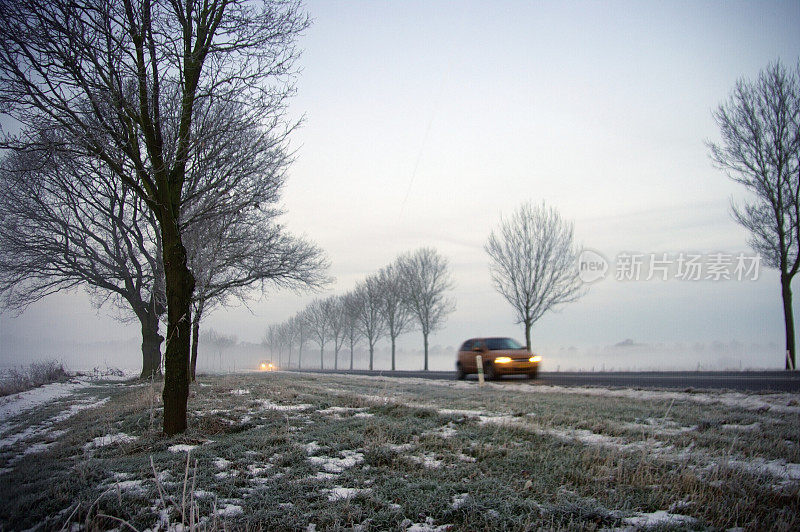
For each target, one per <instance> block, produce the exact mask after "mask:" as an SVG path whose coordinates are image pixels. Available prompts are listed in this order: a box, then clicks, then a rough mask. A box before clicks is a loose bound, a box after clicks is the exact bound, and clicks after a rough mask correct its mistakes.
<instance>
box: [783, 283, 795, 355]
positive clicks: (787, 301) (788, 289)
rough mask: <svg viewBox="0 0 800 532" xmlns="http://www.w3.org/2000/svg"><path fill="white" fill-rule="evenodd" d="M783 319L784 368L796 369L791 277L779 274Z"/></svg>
mask: <svg viewBox="0 0 800 532" xmlns="http://www.w3.org/2000/svg"><path fill="white" fill-rule="evenodd" d="M781 293H782V295H783V321H784V323H785V325H786V353H787V354H786V369H789V370H793V369H797V364H796V360H797V359H796V358H795V348H794V312H792V278H791V277H789V276H787V275H781Z"/></svg>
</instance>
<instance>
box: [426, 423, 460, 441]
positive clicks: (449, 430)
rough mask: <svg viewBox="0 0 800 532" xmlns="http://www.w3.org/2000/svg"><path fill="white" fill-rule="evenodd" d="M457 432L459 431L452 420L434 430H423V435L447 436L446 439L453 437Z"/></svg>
mask: <svg viewBox="0 0 800 532" xmlns="http://www.w3.org/2000/svg"><path fill="white" fill-rule="evenodd" d="M457 433H458V431H457V430H456V427H455V425H454V424H453V422H452V421H451V422H449V423H448V424H447V425H444V426H443V427H439V428H437V429H434V430H429V431H426V432H423V433H422V435H423V436H438V437H440V438H445V439H446V438H452V437H453V436H455V435H456V434H457Z"/></svg>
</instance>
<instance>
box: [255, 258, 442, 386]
mask: <svg viewBox="0 0 800 532" xmlns="http://www.w3.org/2000/svg"><path fill="white" fill-rule="evenodd" d="M452 287H453V284H452V281H451V280H450V273H449V269H448V263H447V259H445V258H444V257H442V256H441V255H440V254H439V253H438V252H437V251H436V250H435V249H433V248H421V249H419V250H417V251H414V252H410V253H406V254H403V255H400V256H399V257H397V259H395V261H394V262H392V263H391V264H389V265H388V266H386V267H384V268H382V269H381V270H380V271H378V272H377V273H375V274H373V275H370V276H369V277H367V278H366V279H364V280H363V281H361V282H360V283H358V284H357V285H356V287H355V288H354V289H353V290H352V291H351V292H349V293H346V294H344V295H332V296H329V297H326V298H323V299H315V300H314V301H312V302H311V303H310V304H309V305H308V306H306V308H304V309H303V310H301V311H300V312H298V313H297V314H295V315H294V316H292V317H291V318H289V319H288V320H286V321H285V322H283V323H278V324H272V325H270V326H268V327H267V330H266V333H265V335H264V339H263V343H264V345H265V347H266V348H267V349H268V350H269V352H270V353H271V354H272V356H273V357H275V356H276V355H277V362H278V365H279V367H292V366H294V367H297V368H302V367H303V354H304V348H305V347H306V345H307V344H308V343H312V344H315V346H316V347H317V348H319V356H320V358H319V366H318V367H319V368H321V369H324V368H325V358H324V357H325V348H326V346H328V347H332V348H333V354H334V359H333V360H334V362H333V369H339V365H340V364H339V358H340V357H339V353H340V352H341V351H342V350H343V349H345V348H347V349H349V355H350V357H349V368H350V369H353V367H354V353H355V347H356V345H358V344H359V343H360V342H362V341H363V342H365V343H366V345H367V346H368V348H369V369H370V370H371V369H373V367H374V358H375V345H376V344H377V343H378V341H379V340H381V339H384V338H388V339H389V340H390V342H391V346H392V370H393V371H394V370H395V369H397V357H396V343H397V338H398V337H399V336H400V335H401V334H404V333H407V332H410V331H413V330H418V331H420V332H421V333H422V337H423V349H424V366H423V368H424V369H425V370H426V371H427V370H428V367H429V366H428V337H429V335H430V333H431V332H433V331H436V330H438V329H440V328H441V327H442V326H443V325H444V323H445V319H446V317H447V315H448V314H450V313H451V312H453V310H455V305H454V303H453V301H452V300H451V299H449V298H448V297H447V296H446V292H447V291H448V290H450V289H452ZM284 356H285V357H286V358H285V361H284ZM314 366H316V364H315V365H314ZM306 367H309V366H306Z"/></svg>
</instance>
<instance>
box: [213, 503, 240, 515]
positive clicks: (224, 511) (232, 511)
mask: <svg viewBox="0 0 800 532" xmlns="http://www.w3.org/2000/svg"><path fill="white" fill-rule="evenodd" d="M243 513H244V508H242V507H241V506H239V505H238V504H226V505H225V506H223V507H222V508H218V509H217V515H218V516H220V517H234V516H237V515H241V514H243Z"/></svg>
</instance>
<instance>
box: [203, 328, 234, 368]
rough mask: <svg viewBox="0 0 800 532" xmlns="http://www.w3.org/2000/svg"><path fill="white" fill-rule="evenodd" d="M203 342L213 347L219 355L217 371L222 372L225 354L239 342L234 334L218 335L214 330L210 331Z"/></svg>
mask: <svg viewBox="0 0 800 532" xmlns="http://www.w3.org/2000/svg"><path fill="white" fill-rule="evenodd" d="M203 337H204V338H203V341H205V342H206V343H207V344H208V345H209V346H211V347H212V348H213V349H214V350H215V351H216V353H217V370H218V371H222V358H223V356H222V355H223V353H224V352H225V351H226V350H228V349H230V348H231V347H233V346H235V345H236V344H237V343H238V342H239V340H238V339H237V338H236V336H235V335H233V334H223V333H218V332H217V331H215V330H214V329H209V330H208V332H207V333H205V334H204V335H203Z"/></svg>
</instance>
